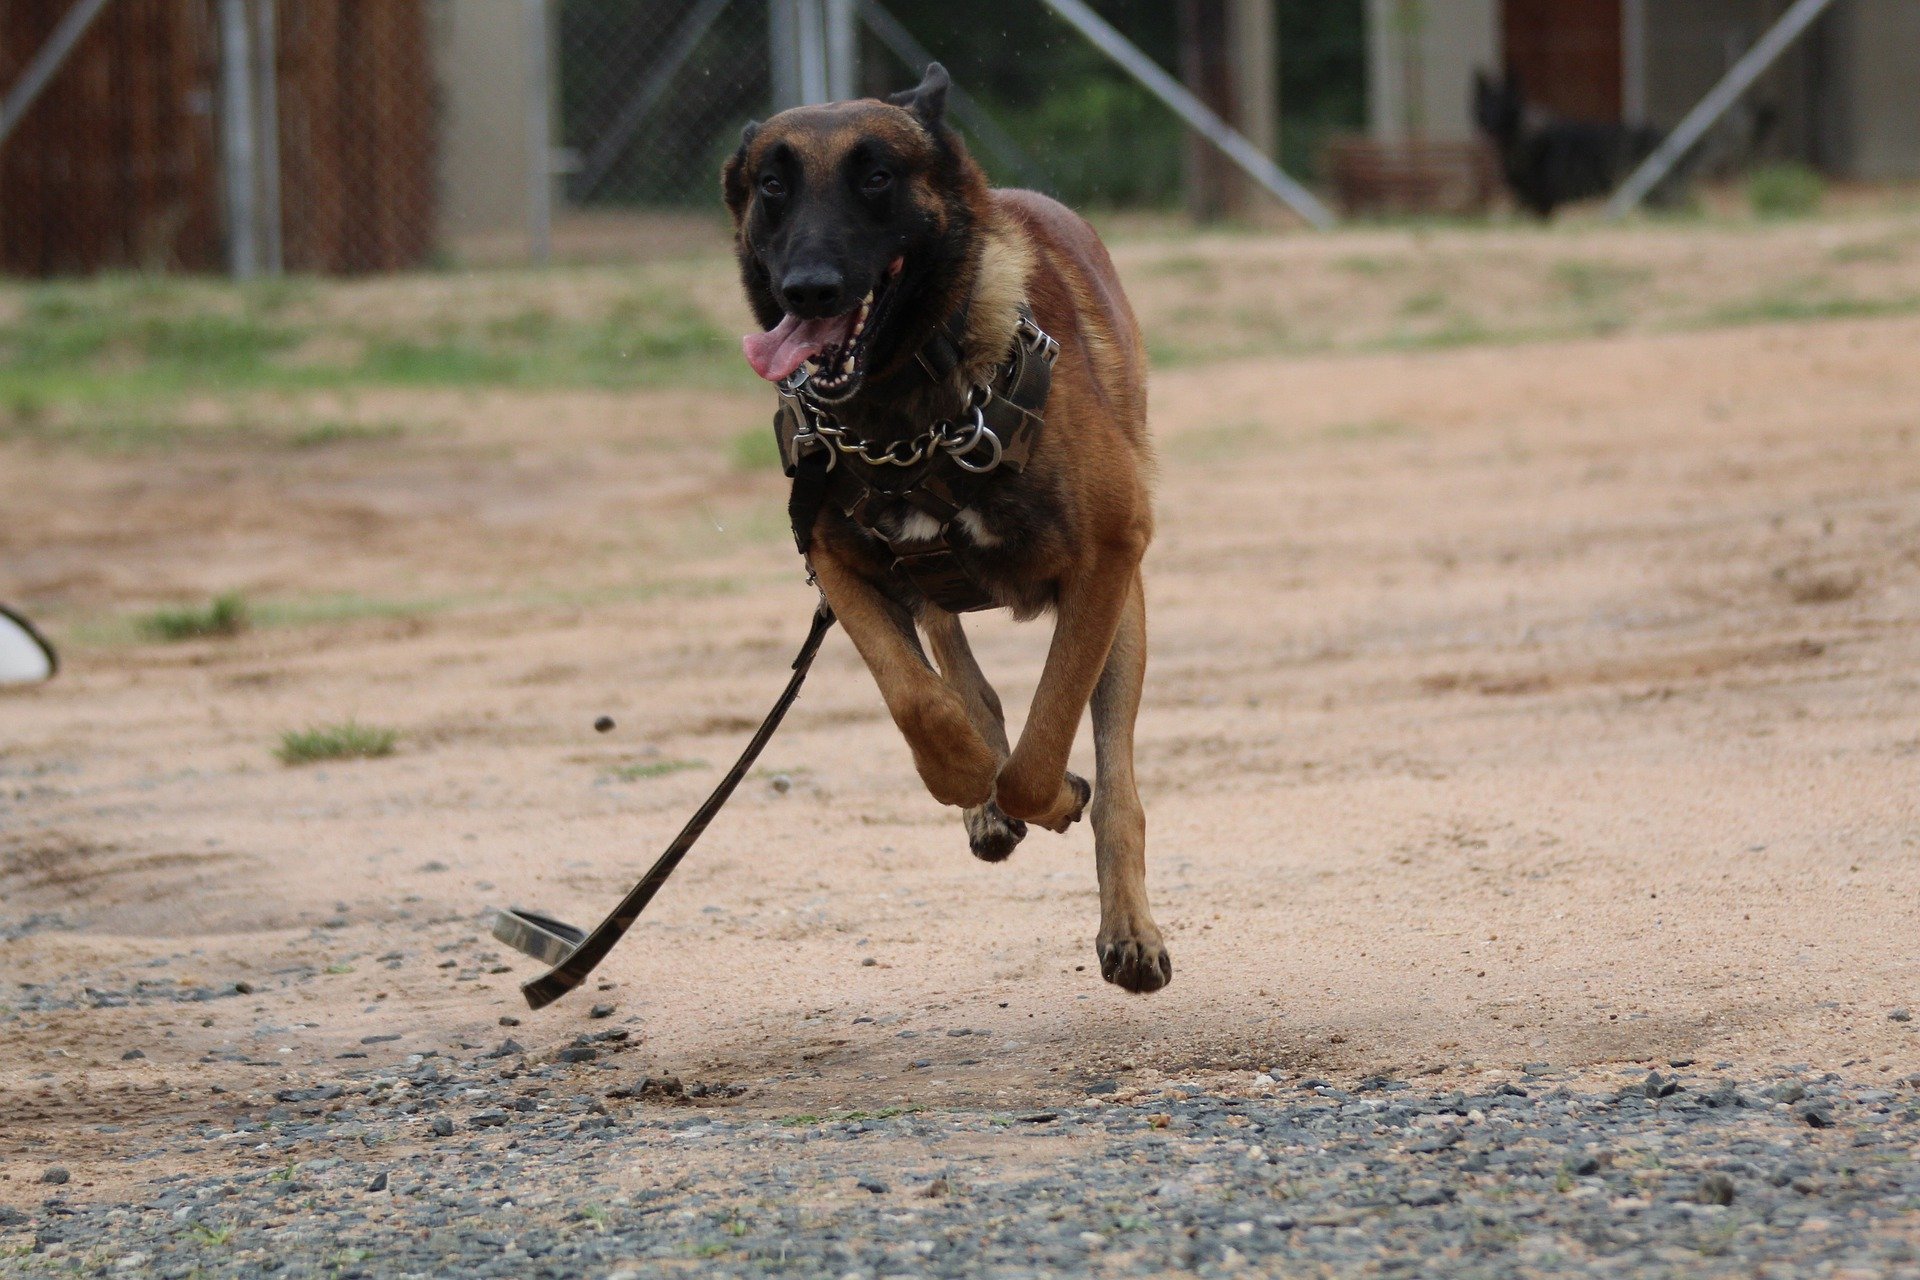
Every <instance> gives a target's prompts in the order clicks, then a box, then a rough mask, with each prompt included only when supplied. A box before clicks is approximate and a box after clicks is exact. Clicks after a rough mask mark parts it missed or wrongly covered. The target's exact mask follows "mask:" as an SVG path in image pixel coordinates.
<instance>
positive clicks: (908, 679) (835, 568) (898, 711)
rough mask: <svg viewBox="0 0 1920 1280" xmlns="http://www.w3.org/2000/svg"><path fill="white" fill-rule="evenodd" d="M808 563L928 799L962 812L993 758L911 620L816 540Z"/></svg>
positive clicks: (986, 782)
mask: <svg viewBox="0 0 1920 1280" xmlns="http://www.w3.org/2000/svg"><path fill="white" fill-rule="evenodd" d="M811 563H812V565H813V570H814V573H815V575H816V576H817V577H818V579H819V581H820V589H821V590H822V591H823V592H825V593H826V597H827V603H828V604H830V605H832V606H833V611H834V613H835V614H836V615H837V616H838V617H839V619H840V625H841V626H843V627H845V628H846V631H847V636H848V638H849V639H851V640H852V641H853V646H854V648H856V649H858V650H859V651H860V656H861V658H863V659H864V660H865V661H866V664H867V670H869V671H871V672H872V673H873V680H874V683H875V684H877V685H879V686H880V696H881V697H882V698H883V699H885V700H886V704H887V710H888V711H889V712H890V713H892V715H893V722H894V724H896V725H898V726H899V729H900V736H901V737H903V738H905V739H906V740H907V749H908V750H910V751H912V752H913V765H914V768H915V769H917V770H919V773H920V779H921V781H923V782H925V783H926V784H927V790H928V791H929V792H931V793H932V794H933V798H934V799H935V800H938V801H939V802H940V803H941V804H952V805H959V806H960V807H961V808H964V809H970V808H974V807H977V806H980V805H984V804H986V803H987V802H988V801H990V800H991V799H993V785H994V777H995V773H996V771H997V769H998V768H999V764H1000V758H999V756H998V755H996V754H995V753H994V751H992V750H991V749H989V748H988V746H987V744H986V742H985V741H984V740H983V739H982V738H981V735H980V732H979V730H978V729H976V728H975V727H974V721H973V717H972V716H971V715H970V713H969V709H968V707H967V704H966V702H965V701H964V700H963V699H962V697H961V696H960V694H958V693H956V692H955V691H954V689H953V688H952V686H950V685H949V684H948V683H947V682H946V681H944V680H942V679H941V678H940V677H939V675H938V674H936V673H935V672H934V669H933V668H932V666H930V665H929V664H928V662H927V658H926V654H924V653H923V652H921V649H920V638H919V636H918V635H917V634H915V632H914V629H913V617H912V615H911V614H909V613H908V612H907V611H906V610H905V609H903V608H901V607H900V606H899V605H897V604H895V603H894V602H893V601H891V600H889V599H887V597H886V596H884V595H882V594H881V593H880V591H879V589H878V588H876V587H875V586H874V585H873V584H872V583H871V582H869V581H867V580H866V579H865V578H864V577H862V576H861V575H860V574H859V573H858V572H857V571H855V570H854V569H853V568H852V567H851V566H849V565H847V564H845V563H844V562H842V561H841V560H840V559H839V558H838V557H836V556H835V555H834V554H833V553H832V551H831V550H830V549H829V548H827V547H825V546H822V545H820V544H818V543H816V544H815V550H814V553H813V557H812V560H811Z"/></svg>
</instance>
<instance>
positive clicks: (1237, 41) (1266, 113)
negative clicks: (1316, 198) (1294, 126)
mask: <svg viewBox="0 0 1920 1280" xmlns="http://www.w3.org/2000/svg"><path fill="white" fill-rule="evenodd" d="M1273 6H1274V0H1229V5H1228V21H1227V25H1228V28H1229V42H1230V52H1231V53H1232V55H1233V60H1234V61H1233V96H1234V115H1233V117H1232V120H1233V126H1234V128H1236V129H1238V130H1239V131H1240V132H1241V133H1242V134H1244V135H1246V139H1247V141H1248V142H1251V143H1252V144H1253V145H1254V146H1256V147H1258V148H1259V149H1260V153H1261V154H1262V155H1265V156H1267V157H1268V158H1270V159H1278V158H1279V155H1280V56H1279V55H1280V49H1279V43H1278V34H1277V28H1276V25H1275V23H1274V14H1273ZM1233 179H1234V181H1233V185H1232V187H1231V188H1230V190H1231V207H1232V212H1233V214H1234V216H1235V217H1240V218H1245V217H1251V216H1253V214H1254V213H1255V212H1256V211H1257V210H1259V209H1261V208H1263V207H1269V206H1267V204H1266V201H1267V195H1266V192H1264V191H1262V190H1261V189H1260V186H1259V184H1258V183H1256V182H1254V181H1253V180H1252V179H1251V178H1249V177H1247V176H1246V175H1245V174H1242V173H1235V174H1234V175H1233Z"/></svg>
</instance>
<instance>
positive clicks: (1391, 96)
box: [1367, 0, 1502, 141]
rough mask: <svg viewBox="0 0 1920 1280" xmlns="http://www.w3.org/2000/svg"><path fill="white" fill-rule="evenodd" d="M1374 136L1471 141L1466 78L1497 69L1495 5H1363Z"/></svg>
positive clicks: (1487, 0) (1467, 1)
mask: <svg viewBox="0 0 1920 1280" xmlns="http://www.w3.org/2000/svg"><path fill="white" fill-rule="evenodd" d="M1367 55H1368V56H1367V120H1368V124H1369V126H1370V127H1371V129H1372V132H1373V136H1374V137H1376V138H1379V139H1381V140H1383V141H1399V140H1401V139H1403V138H1405V137H1406V136H1407V135H1408V133H1409V132H1410V131H1413V130H1418V131H1420V132H1422V133H1424V134H1425V135H1426V136H1427V137H1430V138H1436V139H1442V140H1446V141H1465V140H1467V139H1470V138H1472V137H1473V136H1474V125H1473V73H1474V72H1475V71H1476V70H1485V71H1495V72H1497V71H1498V70H1499V69H1500V66H1501V62H1502V58H1501V52H1500V5H1499V0H1367Z"/></svg>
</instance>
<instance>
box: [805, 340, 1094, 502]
mask: <svg viewBox="0 0 1920 1280" xmlns="http://www.w3.org/2000/svg"><path fill="white" fill-rule="evenodd" d="M1014 336H1015V338H1016V340H1017V341H1018V342H1020V344H1021V345H1022V346H1024V347H1025V348H1026V350H1027V353H1028V355H1029V356H1038V357H1040V358H1041V359H1043V360H1045V361H1046V362H1047V363H1048V364H1052V363H1053V361H1054V359H1055V358H1056V357H1057V356H1058V355H1059V354H1060V344H1059V342H1058V341H1056V340H1055V339H1054V338H1053V336H1052V335H1050V334H1049V333H1047V331H1046V330H1044V329H1042V328H1041V327H1040V325H1039V323H1038V322H1037V321H1035V320H1034V318H1033V317H1032V316H1031V315H1029V314H1027V312H1026V311H1025V309H1024V308H1023V309H1022V310H1021V313H1020V319H1019V323H1018V325H1017V326H1016V327H1015V330H1014ZM1013 371H1014V361H1013V360H1011V359H1009V360H1007V361H1006V362H1005V363H1004V364H1001V365H1000V366H998V367H997V368H996V369H995V371H994V379H995V381H999V380H1001V379H1004V378H1007V377H1010V376H1011V375H1012V373H1013ZM807 378H808V372H807V367H806V366H805V365H801V366H800V368H798V369H796V370H795V371H794V372H793V373H791V374H789V375H788V376H787V378H786V380H785V381H783V382H782V383H781V384H780V393H781V394H782V395H784V396H787V397H788V398H790V399H791V400H793V402H794V403H795V404H796V405H797V406H798V407H799V410H800V417H801V421H802V422H803V423H804V424H805V426H804V427H803V429H802V430H800V431H797V432H795V433H794V436H793V443H792V449H793V457H792V458H791V459H789V461H791V462H798V461H799V459H800V458H802V457H804V456H805V455H807V454H809V453H812V452H813V451H814V450H815V449H822V448H823V449H825V450H826V451H827V470H829V471H831V470H833V468H834V467H835V466H837V465H838V464H839V461H840V455H841V454H843V453H844V454H847V455H849V456H850V457H854V458H857V459H859V460H860V461H861V462H864V463H866V464H867V465H868V466H870V467H913V466H918V465H919V464H920V463H922V462H925V461H926V460H927V459H929V458H931V457H933V456H934V454H935V452H936V451H943V452H945V453H946V454H947V456H948V457H950V458H952V459H953V461H954V464H955V465H956V466H959V467H961V468H962V469H964V470H967V471H972V472H974V473H976V474H984V473H986V472H989V471H992V470H993V469H994V468H996V467H998V466H999V465H1000V458H1001V454H1002V443H1001V440H1000V437H999V436H998V435H996V434H994V431H993V428H991V427H989V426H988V425H987V421H986V416H985V410H986V407H987V404H988V402H989V401H991V400H992V399H993V394H994V393H993V387H992V385H991V384H990V383H984V382H976V383H974V384H973V385H972V386H971V387H969V388H968V389H967V402H966V406H965V407H964V408H963V409H962V410H961V412H960V417H959V420H958V421H954V420H949V419H945V418H943V419H941V420H940V421H938V422H936V423H934V424H933V425H932V426H931V427H928V428H927V429H926V430H925V431H922V432H921V433H920V434H919V435H917V436H913V437H911V438H910V439H906V440H895V441H892V442H890V443H888V444H886V445H882V446H880V447H879V448H877V449H876V448H875V446H874V445H873V443H872V442H871V441H868V440H864V439H862V438H861V437H859V436H857V435H855V434H854V433H853V432H851V431H849V430H848V429H847V428H845V427H843V426H841V425H840V423H839V422H838V421H837V420H836V419H835V418H834V416H833V411H832V410H831V409H829V408H828V407H827V406H826V405H824V404H822V403H821V402H820V401H819V400H818V399H817V398H816V397H815V396H814V395H813V393H812V392H811V391H810V390H809V389H808V387H807ZM982 447H984V448H985V449H986V450H987V453H986V459H985V461H983V462H976V461H974V460H973V459H972V456H971V455H972V454H973V453H974V452H975V451H976V450H979V449H981V448H982Z"/></svg>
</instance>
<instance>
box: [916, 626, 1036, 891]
mask: <svg viewBox="0 0 1920 1280" xmlns="http://www.w3.org/2000/svg"><path fill="white" fill-rule="evenodd" d="M920 626H921V629H922V630H924V631H925V632H926V633H927V643H928V644H929V645H931V646H932V648H933V660H934V661H935V662H936V663H937V664H938V665H939V667H940V674H941V675H943V676H945V677H946V680H947V683H948V684H950V685H952V686H953V690H954V692H955V693H958V694H959V695H960V700H961V701H962V702H964V703H966V704H967V715H968V716H969V717H971V718H972V720H973V727H974V728H976V729H978V730H979V731H980V736H981V737H982V738H983V739H985V740H986V744H987V747H988V749H989V750H991V751H992V752H993V757H994V760H995V762H996V764H998V763H1004V762H1005V760H1006V758H1007V752H1008V750H1009V747H1008V745H1007V717H1006V713H1005V712H1004V711H1003V710H1002V709H1001V706H1000V695H999V694H997V693H995V692H994V691H993V686H992V685H991V684H989V683H988V682H987V675H986V672H984V671H982V670H981V669H980V663H979V661H978V660H977V659H975V658H974V656H973V648H972V646H971V645H969V644H968V643H967V633H966V630H965V628H963V627H962V626H961V625H960V618H959V616H958V615H957V614H952V613H948V612H947V611H946V610H945V609H940V608H936V607H934V606H932V605H929V606H927V608H926V609H925V610H923V611H922V613H921V615H920ZM1026 834H1027V824H1026V823H1024V822H1021V821H1018V820H1017V819H1014V818H1009V817H1008V816H1007V815H1006V814H1004V813H1002V812H1001V811H1000V806H999V805H997V804H995V803H993V801H991V800H989V801H988V802H987V803H985V804H980V805H975V806H974V807H973V808H971V809H968V810H967V844H968V845H969V846H970V847H971V848H972V849H973V856H974V857H976V858H979V859H980V860H981V861H983V862H999V861H1002V860H1003V859H1005V858H1006V857H1007V855H1009V854H1011V853H1012V852H1013V850H1014V847H1015V846H1016V845H1018V844H1019V843H1020V841H1021V840H1023V839H1025V838H1026Z"/></svg>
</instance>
